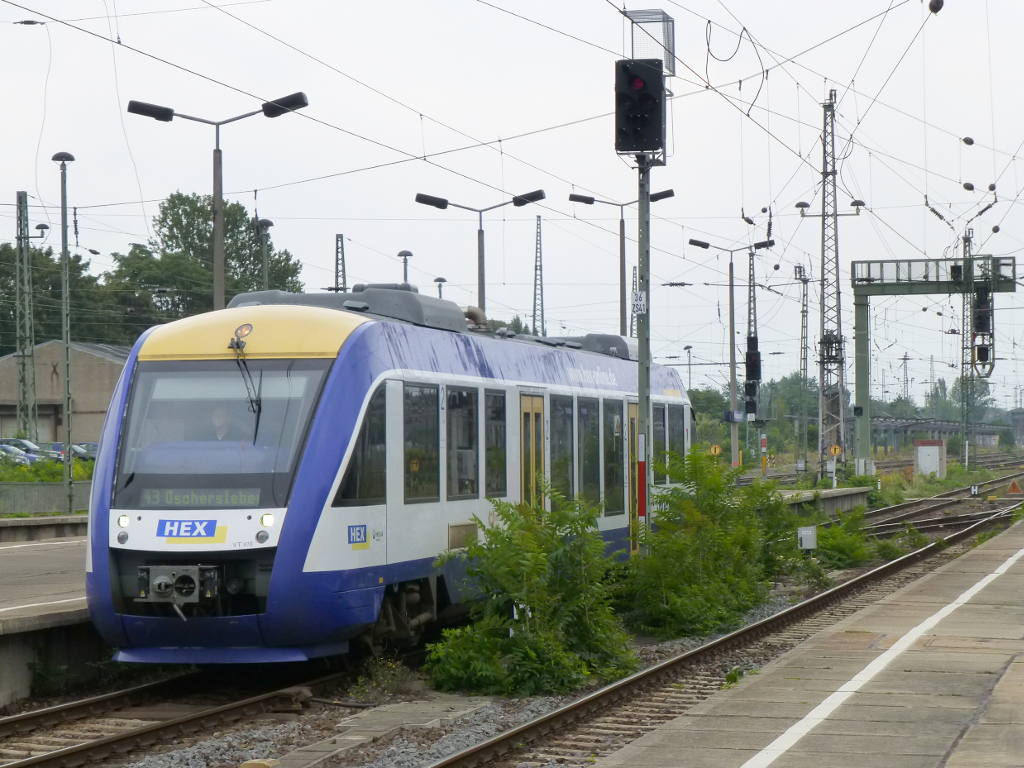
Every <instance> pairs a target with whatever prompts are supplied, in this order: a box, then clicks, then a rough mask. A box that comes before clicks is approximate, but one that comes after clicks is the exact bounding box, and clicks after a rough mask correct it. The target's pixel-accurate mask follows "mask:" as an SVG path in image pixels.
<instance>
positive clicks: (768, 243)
mask: <svg viewBox="0 0 1024 768" xmlns="http://www.w3.org/2000/svg"><path fill="white" fill-rule="evenodd" d="M690 245H692V246H695V247H697V248H704V249H707V248H713V249H714V250H716V251H720V252H722V253H728V254H729V447H730V450H731V458H730V463H731V464H732V466H733V467H738V466H739V465H740V444H739V440H740V425H739V422H738V421H736V290H735V289H736V283H735V281H734V279H733V266H732V255H733V254H734V253H739V252H740V251H747V250H755V251H759V250H761V249H762V248H771V247H772V246H773V245H775V241H774V240H761V241H760V242H757V243H754V245H753V246H749V247H748V246H743V247H742V248H722V247H721V246H717V245H712V244H711V243H706V242H704V241H703V240H694V239H692V238H691V239H690Z"/></svg>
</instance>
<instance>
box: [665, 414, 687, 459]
mask: <svg viewBox="0 0 1024 768" xmlns="http://www.w3.org/2000/svg"><path fill="white" fill-rule="evenodd" d="M668 449H669V450H670V451H672V453H674V454H676V455H677V456H678V457H679V458H684V457H685V456H686V413H685V412H684V410H683V406H681V405H670V406H669V407H668Z"/></svg>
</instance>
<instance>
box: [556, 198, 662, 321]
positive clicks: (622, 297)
mask: <svg viewBox="0 0 1024 768" xmlns="http://www.w3.org/2000/svg"><path fill="white" fill-rule="evenodd" d="M675 194H676V193H675V191H674V190H671V189H665V190H662V191H661V192H655V193H654V194H652V195H651V202H652V203H656V202H658V201H659V200H664V199H665V198H667V197H675ZM569 202H572V203H583V205H593V204H594V203H602V204H603V205H614V206H616V207H618V209H619V335H620V336H625V335H627V333H628V331H627V329H626V217H625V210H626V206H628V205H635V204H636V203H638V202H640V201H639V200H631V201H630V202H628V203H615V202H612V201H611V200H599V199H597V198H596V197H590V196H588V195H576V194H572V195H569Z"/></svg>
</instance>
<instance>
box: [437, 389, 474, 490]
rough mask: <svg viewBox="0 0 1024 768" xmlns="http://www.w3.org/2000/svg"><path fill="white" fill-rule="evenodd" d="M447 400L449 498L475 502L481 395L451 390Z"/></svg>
mask: <svg viewBox="0 0 1024 768" xmlns="http://www.w3.org/2000/svg"><path fill="white" fill-rule="evenodd" d="M445 401H446V403H447V405H448V408H447V422H448V427H447V433H446V434H447V435H448V498H449V499H475V498H477V497H478V496H479V488H480V480H479V478H480V472H479V466H478V465H479V461H480V452H479V451H478V450H477V436H478V435H479V433H480V428H479V426H478V425H479V423H480V419H479V417H478V414H479V408H478V405H477V404H478V401H479V394H478V393H477V391H476V390H475V389H461V388H458V387H448V389H447V391H446V395H445Z"/></svg>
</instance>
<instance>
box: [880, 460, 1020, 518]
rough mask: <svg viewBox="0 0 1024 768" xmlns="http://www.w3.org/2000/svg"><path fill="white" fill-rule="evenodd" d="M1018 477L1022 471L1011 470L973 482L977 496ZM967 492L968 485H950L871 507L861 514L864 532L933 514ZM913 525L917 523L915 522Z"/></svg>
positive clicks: (968, 496) (967, 494)
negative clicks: (924, 495) (923, 495)
mask: <svg viewBox="0 0 1024 768" xmlns="http://www.w3.org/2000/svg"><path fill="white" fill-rule="evenodd" d="M1020 477H1024V472H1013V473H1011V474H1009V475H1003V476H1001V477H996V478H993V479H992V480H987V481H985V482H983V483H977V486H978V498H979V499H980V498H981V497H983V496H985V495H986V494H987V493H989V492H991V491H994V490H996V489H998V488H1001V487H1002V486H1004V485H1007V484H1009V482H1010V481H1011V480H1013V479H1015V478H1020ZM970 493H971V486H966V487H963V488H954V489H953V490H950V491H943V492H942V493H938V494H936V495H935V496H929V497H927V498H924V499H913V500H911V501H905V502H902V503H901V504H893V505H892V506H889V507H879V508H878V509H873V510H871V511H869V512H867V513H865V515H864V520H865V522H866V523H867V525H866V526H865V529H866V530H867V531H868V533H874V532H875V531H884V530H887V529H891V528H894V527H897V526H898V527H899V528H900V529H902V528H903V526H904V524H905V523H907V522H910V521H912V520H913V521H916V520H918V519H919V518H920V517H921V516H922V515H926V514H933V513H935V512H938V511H939V510H942V509H947V508H949V507H951V506H953V505H954V504H959V503H961V502H963V501H964V500H965V499H970V498H972V497H971V496H970ZM915 527H917V523H916V522H915Z"/></svg>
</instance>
